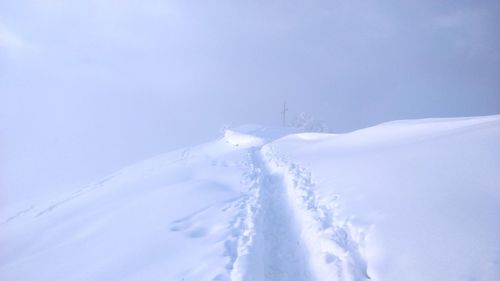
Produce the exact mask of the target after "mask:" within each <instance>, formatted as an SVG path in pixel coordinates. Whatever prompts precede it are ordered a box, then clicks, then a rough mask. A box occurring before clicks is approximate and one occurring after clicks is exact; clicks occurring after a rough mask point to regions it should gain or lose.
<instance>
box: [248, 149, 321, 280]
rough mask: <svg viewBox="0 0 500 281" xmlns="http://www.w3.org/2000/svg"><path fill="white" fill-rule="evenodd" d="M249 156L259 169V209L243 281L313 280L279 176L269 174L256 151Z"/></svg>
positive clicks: (298, 231)
mask: <svg viewBox="0 0 500 281" xmlns="http://www.w3.org/2000/svg"><path fill="white" fill-rule="evenodd" d="M252 158H253V161H254V164H255V165H256V166H257V167H258V169H259V170H260V191H259V202H258V205H259V209H258V212H257V214H256V217H255V237H254V238H253V243H252V245H251V248H250V249H249V252H248V264H247V268H246V274H245V276H244V278H243V280H244V281H266V280H269V281H280V280H288V281H311V280H314V278H313V277H312V272H311V270H310V266H309V261H308V252H307V248H306V247H305V246H304V244H303V240H302V239H301V237H300V226H299V224H298V222H297V221H296V220H295V216H294V215H293V213H294V210H293V209H292V208H291V206H290V204H289V201H288V198H287V194H286V187H285V186H284V181H283V178H282V176H280V175H277V174H272V173H270V171H269V170H268V168H267V167H266V164H265V163H264V162H263V161H262V159H261V157H260V155H259V153H257V152H254V153H253V157H252Z"/></svg>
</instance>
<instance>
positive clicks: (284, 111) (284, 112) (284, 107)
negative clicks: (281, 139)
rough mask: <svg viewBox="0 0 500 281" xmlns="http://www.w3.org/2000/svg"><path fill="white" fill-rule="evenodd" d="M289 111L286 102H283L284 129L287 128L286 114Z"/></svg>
mask: <svg viewBox="0 0 500 281" xmlns="http://www.w3.org/2000/svg"><path fill="white" fill-rule="evenodd" d="M287 111H288V108H287V107H286V101H285V102H283V111H282V112H281V113H282V114H283V127H286V112H287Z"/></svg>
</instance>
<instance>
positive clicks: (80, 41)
mask: <svg viewBox="0 0 500 281" xmlns="http://www.w3.org/2000/svg"><path fill="white" fill-rule="evenodd" d="M498 30H500V1H498V0H496V1H493V0H453V1H451V0H449V1H448V0H443V1H435V0H418V1H417V0H415V1H401V0H399V1H396V0H307V1H306V0H288V1H284V0H266V1H264V0H252V1H250V0H241V1H234V0H218V1H214V0H203V1H202V0H171V1H170V0H71V1H70V0H16V1H1V2H0V204H1V203H2V201H3V202H9V201H12V200H22V199H26V198H33V197H37V196H42V195H44V194H48V193H51V192H55V193H58V192H64V191H65V190H69V189H71V188H75V187H76V186H80V185H83V184H86V183H89V182H91V181H94V180H96V179H98V178H100V177H103V176H105V175H107V174H109V173H112V172H113V171H115V170H117V169H120V168H122V167H124V166H126V165H129V164H132V163H134V162H136V161H139V160H142V159H144V158H147V157H150V156H154V155H157V154H160V153H164V152H167V151H170V150H173V149H177V148H181V147H186V146H192V145H195V144H199V143H202V142H205V141H208V140H211V139H214V138H217V137H219V136H220V135H221V129H222V128H224V127H227V126H236V125H239V124H245V123H259V124H262V125H265V126H279V125H280V123H281V116H280V110H281V107H282V103H283V101H285V100H286V101H287V104H288V106H289V108H290V111H289V119H292V118H293V116H294V115H296V114H298V113H300V112H306V113H308V114H309V115H311V116H314V117H315V118H316V119H318V120H323V121H324V122H326V123H327V124H328V126H329V127H330V129H331V130H332V131H333V132H348V131H352V130H356V129H360V128H363V127H367V126H371V125H375V124H377V123H381V122H385V121H390V120H396V119H411V118H427V117H454V116H475V115H490V114H499V113H500V79H499V77H500V32H498Z"/></svg>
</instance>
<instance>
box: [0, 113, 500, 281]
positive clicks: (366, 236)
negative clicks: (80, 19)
mask: <svg viewBox="0 0 500 281" xmlns="http://www.w3.org/2000/svg"><path fill="white" fill-rule="evenodd" d="M13 206H14V207H13ZM499 218H500V115H497V116H487V117H476V118H454V119H426V120H410V121H397V122H390V123H385V124H381V125H378V126H375V127H371V128H367V129H363V130H359V131H355V132H352V133H348V134H337V135H333V134H317V133H298V134H297V133H291V132H290V131H287V130H283V129H281V130H277V129H266V128H262V127H259V126H245V127H241V128H238V129H233V130H228V131H226V134H225V136H224V137H222V138H221V139H219V140H216V141H213V142H210V143H206V144H203V145H200V146H197V147H193V148H189V149H182V150H178V151H173V152H170V153H167V154H164V155H160V156H157V157H155V158H152V159H148V160H145V161H143V162H141V163H138V164H136V165H132V166H130V167H127V168H125V169H123V170H120V171H118V172H117V173H115V174H113V175H110V176H109V177H107V178H104V179H102V180H100V181H98V182H95V183H93V184H90V185H88V186H86V187H84V188H82V189H81V190H79V191H77V192H74V193H72V194H66V195H63V196H61V198H56V199H53V200H48V201H41V202H35V203H33V204H31V205H27V206H25V207H23V208H20V207H18V205H16V204H12V205H10V206H9V205H8V206H4V207H3V208H2V209H1V211H0V219H1V221H0V223H1V225H0V280H4V281H45V280H47V281H48V280H51V281H59V280H61V281H62V280H70V281H77V280H85V281H93V280H96V281H99V280H102V281H111V280H120V281H124V280H138V281H139V280H140V281H147V280H172V281H180V280H184V281H190V280H193V281H203V280H219V281H223V280H234V281H236V280H245V281H250V280H255V281H267V280H269V281H279V280H296V281H298V280H301V281H313V280H318V281H322V280H325V281H326V280H332V281H335V280H337V281H344V280H345V281H350V280H352V281H359V280H368V279H370V280H376V281H401V280H404V281H436V280H443V281H444V280H453V281H455V280H463V281H470V280H477V281H479V280H482V281H498V280H500V223H499V222H500V219H499Z"/></svg>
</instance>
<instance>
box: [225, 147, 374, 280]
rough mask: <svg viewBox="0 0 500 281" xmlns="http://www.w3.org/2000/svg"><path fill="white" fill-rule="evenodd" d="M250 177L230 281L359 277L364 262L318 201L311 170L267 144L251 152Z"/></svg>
mask: <svg viewBox="0 0 500 281" xmlns="http://www.w3.org/2000/svg"><path fill="white" fill-rule="evenodd" d="M249 154H250V163H249V165H248V166H249V167H250V169H251V171H249V172H248V178H249V179H251V181H253V185H252V188H251V189H250V191H249V194H248V196H247V198H252V200H247V201H246V202H245V204H246V205H247V206H246V210H247V213H246V218H245V219H244V221H246V223H245V228H246V231H241V232H239V233H245V234H244V235H242V236H241V237H240V238H239V239H240V243H239V249H238V251H237V252H238V254H237V257H234V259H233V261H234V264H233V265H232V266H230V268H232V269H233V272H232V278H231V280H234V281H315V280H332V281H362V280H367V279H370V278H369V277H368V275H367V266H366V262H365V260H364V259H363V258H362V256H361V254H360V253H359V249H358V241H356V240H355V239H353V237H352V236H351V234H350V232H351V230H350V229H349V227H348V226H346V225H341V224H336V223H335V222H334V220H333V213H334V210H333V209H332V208H330V207H328V206H325V205H324V204H322V203H321V202H319V200H317V198H316V195H315V193H314V190H313V189H314V184H313V183H312V180H311V178H310V177H311V175H310V173H308V172H306V171H305V170H304V169H303V168H301V167H300V166H299V165H296V164H293V163H289V162H286V161H284V160H283V159H280V158H279V157H277V155H276V154H275V153H274V152H273V151H272V149H271V148H270V147H266V146H263V147H258V148H253V149H250V150H249Z"/></svg>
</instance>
